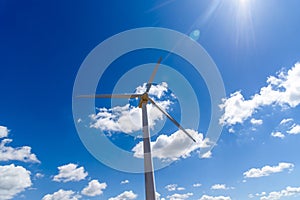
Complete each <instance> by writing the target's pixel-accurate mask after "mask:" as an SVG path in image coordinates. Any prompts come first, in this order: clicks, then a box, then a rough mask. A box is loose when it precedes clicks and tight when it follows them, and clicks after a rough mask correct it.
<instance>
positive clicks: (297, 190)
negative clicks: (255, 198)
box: [260, 186, 300, 200]
mask: <svg viewBox="0 0 300 200" xmlns="http://www.w3.org/2000/svg"><path fill="white" fill-rule="evenodd" d="M298 195H300V187H290V186H288V187H286V188H285V189H283V190H281V191H274V192H270V193H269V194H268V195H267V196H262V197H261V198H260V200H279V199H281V198H282V197H294V196H298Z"/></svg>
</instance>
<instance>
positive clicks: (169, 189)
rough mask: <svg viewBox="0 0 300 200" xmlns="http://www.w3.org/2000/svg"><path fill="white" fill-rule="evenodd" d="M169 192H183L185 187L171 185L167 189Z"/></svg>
mask: <svg viewBox="0 0 300 200" xmlns="http://www.w3.org/2000/svg"><path fill="white" fill-rule="evenodd" d="M165 188H166V189H167V190H168V191H169V192H171V191H175V190H178V191H181V190H185V188H184V187H178V185H177V184H169V185H167V186H166V187H165Z"/></svg>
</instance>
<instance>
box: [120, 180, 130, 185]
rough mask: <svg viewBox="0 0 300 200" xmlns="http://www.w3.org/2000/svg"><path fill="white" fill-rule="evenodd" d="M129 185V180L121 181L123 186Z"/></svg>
mask: <svg viewBox="0 0 300 200" xmlns="http://www.w3.org/2000/svg"><path fill="white" fill-rule="evenodd" d="M128 183H129V180H124V181H121V184H128Z"/></svg>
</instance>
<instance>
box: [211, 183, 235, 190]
mask: <svg viewBox="0 0 300 200" xmlns="http://www.w3.org/2000/svg"><path fill="white" fill-rule="evenodd" d="M211 189H212V190H229V189H234V188H233V187H227V186H226V185H225V184H215V185H212V186H211Z"/></svg>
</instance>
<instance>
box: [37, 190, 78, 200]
mask: <svg viewBox="0 0 300 200" xmlns="http://www.w3.org/2000/svg"><path fill="white" fill-rule="evenodd" d="M80 198H81V196H80V195H78V194H76V193H75V192H74V191H72V190H62V189H60V190H58V191H57V192H54V193H53V194H46V195H45V196H44V197H43V199H42V200H78V199H80Z"/></svg>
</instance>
